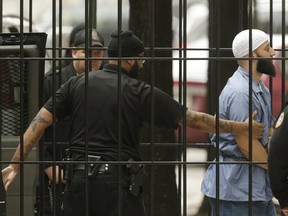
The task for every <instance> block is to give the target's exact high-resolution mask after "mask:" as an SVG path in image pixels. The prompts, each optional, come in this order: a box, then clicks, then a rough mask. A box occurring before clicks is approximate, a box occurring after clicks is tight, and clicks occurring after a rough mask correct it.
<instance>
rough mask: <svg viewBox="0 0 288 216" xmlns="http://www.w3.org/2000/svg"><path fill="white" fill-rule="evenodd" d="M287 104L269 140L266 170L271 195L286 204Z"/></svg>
mask: <svg viewBox="0 0 288 216" xmlns="http://www.w3.org/2000/svg"><path fill="white" fill-rule="evenodd" d="M287 132H288V106H286V107H285V109H284V110H283V111H282V112H281V114H280V115H279V117H278V119H277V121H276V124H275V129H274V132H273V135H272V137H271V140H270V148H269V154H268V171H269V178H270V183H271V188H272V192H273V195H274V196H275V197H276V198H277V199H278V200H279V203H280V206H281V207H282V208H283V207H285V206H288V139H287Z"/></svg>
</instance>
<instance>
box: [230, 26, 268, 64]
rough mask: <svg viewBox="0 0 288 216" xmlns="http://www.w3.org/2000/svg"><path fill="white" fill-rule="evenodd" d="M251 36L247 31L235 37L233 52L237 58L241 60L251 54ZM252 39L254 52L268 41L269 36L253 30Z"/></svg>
mask: <svg viewBox="0 0 288 216" xmlns="http://www.w3.org/2000/svg"><path fill="white" fill-rule="evenodd" d="M249 34H250V32H249V29H246V30H243V31H241V32H240V33H238V34H237V35H236V36H235V38H234V40H233V42H232V51H233V54H234V56H235V57H236V58H241V57H244V56H246V55H248V54H249ZM251 37H252V51H254V50H256V49H257V48H258V47H259V46H261V45H262V44H263V43H265V42H266V41H268V35H267V34H266V33H265V32H263V31H261V30H258V29H251Z"/></svg>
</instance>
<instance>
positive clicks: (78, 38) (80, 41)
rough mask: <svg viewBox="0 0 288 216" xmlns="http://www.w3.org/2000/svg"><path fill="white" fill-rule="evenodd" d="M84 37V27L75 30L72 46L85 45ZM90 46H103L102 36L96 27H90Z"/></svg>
mask: <svg viewBox="0 0 288 216" xmlns="http://www.w3.org/2000/svg"><path fill="white" fill-rule="evenodd" d="M85 39H86V38H85V29H83V30H81V31H79V32H77V33H76V35H75V40H74V46H75V47H85ZM91 46H98V47H104V38H103V36H102V35H101V34H100V33H99V32H98V31H97V30H96V29H92V31H91Z"/></svg>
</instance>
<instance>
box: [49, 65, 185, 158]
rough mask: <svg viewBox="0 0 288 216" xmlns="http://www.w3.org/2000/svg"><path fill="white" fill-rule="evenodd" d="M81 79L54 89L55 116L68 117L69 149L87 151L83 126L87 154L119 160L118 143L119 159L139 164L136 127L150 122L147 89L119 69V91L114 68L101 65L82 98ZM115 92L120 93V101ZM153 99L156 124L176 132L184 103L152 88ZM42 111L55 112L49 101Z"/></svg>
mask: <svg viewBox="0 0 288 216" xmlns="http://www.w3.org/2000/svg"><path fill="white" fill-rule="evenodd" d="M85 78H86V77H85V76H84V75H83V76H78V77H73V78H72V79H70V80H69V81H68V82H67V83H65V84H64V85H63V86H62V87H61V89H59V90H58V91H57V94H56V99H55V101H56V108H55V110H56V118H57V119H61V118H63V117H65V116H66V115H70V116H71V124H72V125H71V134H70V136H71V137H70V138H71V150H72V151H76V152H85V128H86V132H87V141H88V153H90V154H94V155H100V156H101V157H102V158H103V160H118V150H119V146H118V143H121V147H120V148H121V159H122V160H127V159H129V158H131V157H132V158H134V159H135V160H140V157H139V153H138V147H139V139H140V129H141V126H142V123H143V122H144V121H147V122H149V121H150V119H151V100H152V94H151V86H150V85H148V84H146V83H144V82H142V81H138V80H136V79H133V78H131V77H129V76H127V75H126V71H124V70H123V69H122V72H121V88H119V87H118V66H117V65H112V64H107V65H105V66H104V69H103V70H99V71H96V72H90V73H89V77H88V88H87V94H86V95H85V89H86V88H85ZM118 92H121V94H120V95H121V97H119V95H118ZM153 95H154V104H155V106H154V110H153V111H154V116H155V119H154V122H155V125H157V126H159V127H166V128H171V129H176V128H177V127H178V121H179V119H180V118H181V117H182V113H183V107H182V105H180V104H179V103H178V102H177V101H175V100H174V99H172V98H171V97H169V96H168V95H167V94H166V93H164V92H162V91H161V90H159V89H158V88H154V90H153ZM119 98H120V99H121V100H120V101H119V100H118V99H119ZM85 99H86V102H87V103H86V106H85ZM119 104H120V105H121V114H120V116H121V119H120V123H121V141H120V142H119V140H118V139H119V133H118V131H119V129H118V125H119V108H118V107H119ZM44 107H45V108H46V109H47V110H49V111H50V112H52V113H53V107H52V101H51V99H50V100H49V101H48V102H47V103H46V104H45V105H44ZM85 113H87V118H86V121H85Z"/></svg>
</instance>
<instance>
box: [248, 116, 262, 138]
mask: <svg viewBox="0 0 288 216" xmlns="http://www.w3.org/2000/svg"><path fill="white" fill-rule="evenodd" d="M256 115H257V111H254V112H253V113H252V137H253V138H261V137H262V135H263V125H262V124H261V123H259V122H256V121H255V120H253V119H254V118H255V116H256ZM244 122H245V123H247V124H248V128H249V117H248V118H247V119H246V120H245V121H244Z"/></svg>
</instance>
